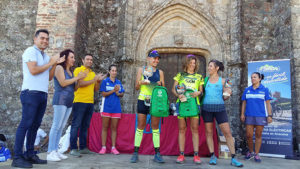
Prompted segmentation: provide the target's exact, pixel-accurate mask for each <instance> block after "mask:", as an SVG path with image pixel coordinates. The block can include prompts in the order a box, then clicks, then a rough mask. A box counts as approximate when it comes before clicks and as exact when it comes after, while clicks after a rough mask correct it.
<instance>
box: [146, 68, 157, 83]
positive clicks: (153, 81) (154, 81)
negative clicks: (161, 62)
mask: <svg viewBox="0 0 300 169" xmlns="http://www.w3.org/2000/svg"><path fill="white" fill-rule="evenodd" d="M144 79H146V77H145V76H144ZM148 80H150V82H151V83H157V82H158V81H159V80H160V76H159V69H156V71H155V72H154V73H153V75H152V76H151V77H149V79H148Z"/></svg>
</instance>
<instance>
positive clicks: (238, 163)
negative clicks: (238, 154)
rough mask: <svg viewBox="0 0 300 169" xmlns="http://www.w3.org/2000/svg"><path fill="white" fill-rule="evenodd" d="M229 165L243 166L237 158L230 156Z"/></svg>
mask: <svg viewBox="0 0 300 169" xmlns="http://www.w3.org/2000/svg"><path fill="white" fill-rule="evenodd" d="M231 165H233V166H235V167H243V166H244V165H243V164H242V163H241V162H239V161H238V160H237V159H235V158H232V159H231Z"/></svg>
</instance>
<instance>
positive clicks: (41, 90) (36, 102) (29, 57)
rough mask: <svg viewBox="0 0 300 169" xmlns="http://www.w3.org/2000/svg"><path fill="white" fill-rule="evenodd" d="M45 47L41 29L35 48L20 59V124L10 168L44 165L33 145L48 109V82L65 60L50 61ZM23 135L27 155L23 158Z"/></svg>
mask: <svg viewBox="0 0 300 169" xmlns="http://www.w3.org/2000/svg"><path fill="white" fill-rule="evenodd" d="M48 45H49V32H48V31H47V30H45V29H40V30H38V31H36V33H35V37H34V46H31V47H29V48H27V49H26V50H25V52H24V53H23V55H22V63H23V84H22V91H21V95H20V99H21V103H22V120H21V122H20V124H19V126H18V128H17V132H16V139H15V145H14V158H13V162H12V166H13V167H19V168H32V164H46V163H47V161H46V160H41V159H39V157H38V156H37V155H35V153H34V142H35V138H36V134H37V130H38V128H39V127H40V125H41V122H42V119H43V116H44V113H45V110H46V106H47V97H48V85H49V81H50V80H52V78H53V76H54V71H55V67H56V64H58V63H61V62H63V61H64V57H62V58H60V57H59V55H55V56H53V57H51V58H50V57H49V56H48V55H47V54H46V53H44V50H45V49H46V48H47V47H48ZM26 132H27V140H26V152H25V153H24V154H23V151H22V150H23V143H24V138H25V135H26Z"/></svg>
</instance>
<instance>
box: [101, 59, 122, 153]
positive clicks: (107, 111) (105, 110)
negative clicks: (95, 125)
mask: <svg viewBox="0 0 300 169" xmlns="http://www.w3.org/2000/svg"><path fill="white" fill-rule="evenodd" d="M108 71H109V74H108V77H107V78H106V79H105V80H103V81H102V83H101V86H100V92H101V94H102V96H103V97H102V106H101V110H100V112H101V116H102V134H101V138H102V148H101V150H100V151H99V154H105V153H106V138H107V130H108V125H109V120H110V119H111V126H110V128H111V140H112V148H111V153H112V154H115V155H118V154H119V151H118V150H117V149H116V138H117V126H118V122H119V119H120V118H121V113H122V110H121V102H120V97H123V95H124V88H123V86H122V83H121V81H120V80H118V79H117V78H116V76H117V65H110V66H109V68H108Z"/></svg>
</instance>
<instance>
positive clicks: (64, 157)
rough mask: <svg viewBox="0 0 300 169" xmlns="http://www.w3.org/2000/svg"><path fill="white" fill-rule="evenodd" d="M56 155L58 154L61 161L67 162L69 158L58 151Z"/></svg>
mask: <svg viewBox="0 0 300 169" xmlns="http://www.w3.org/2000/svg"><path fill="white" fill-rule="evenodd" d="M56 154H57V156H58V158H60V159H61V160H65V159H67V158H68V156H66V155H63V154H62V153H60V152H58V151H56Z"/></svg>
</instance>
